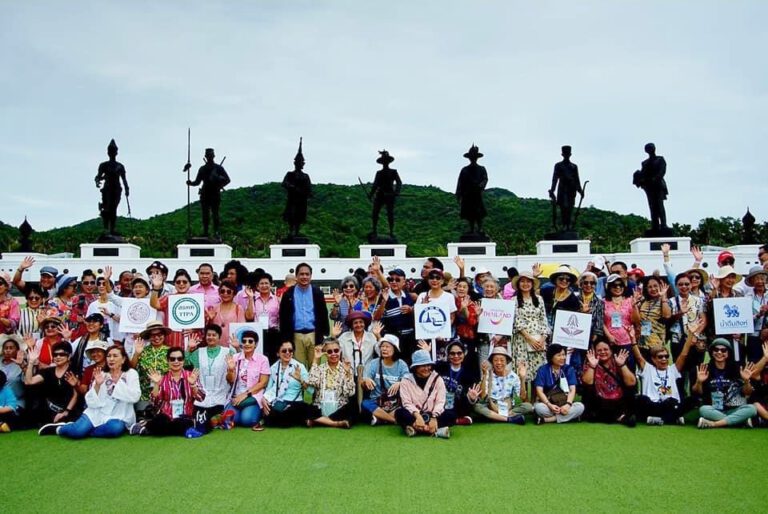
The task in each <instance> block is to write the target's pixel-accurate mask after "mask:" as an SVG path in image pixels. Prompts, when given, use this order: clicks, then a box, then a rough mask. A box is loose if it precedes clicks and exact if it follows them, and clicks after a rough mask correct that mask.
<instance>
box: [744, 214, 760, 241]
mask: <svg viewBox="0 0 768 514" xmlns="http://www.w3.org/2000/svg"><path fill="white" fill-rule="evenodd" d="M755 221H757V220H756V219H755V217H754V216H753V215H752V213H751V212H749V207H747V213H746V214H745V215H744V217H743V218H741V223H742V226H743V227H744V229H743V231H742V235H741V244H743V245H753V244H756V243H757V239H756V238H755Z"/></svg>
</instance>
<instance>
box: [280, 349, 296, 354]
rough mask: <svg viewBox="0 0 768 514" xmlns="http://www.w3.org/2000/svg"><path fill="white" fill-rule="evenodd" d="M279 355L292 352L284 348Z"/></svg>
mask: <svg viewBox="0 0 768 514" xmlns="http://www.w3.org/2000/svg"><path fill="white" fill-rule="evenodd" d="M280 353H293V350H291V349H289V348H286V349H284V350H280Z"/></svg>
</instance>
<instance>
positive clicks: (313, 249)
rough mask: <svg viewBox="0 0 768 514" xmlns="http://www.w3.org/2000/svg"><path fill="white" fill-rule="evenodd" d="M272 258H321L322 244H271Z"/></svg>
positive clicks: (270, 252) (270, 253)
mask: <svg viewBox="0 0 768 514" xmlns="http://www.w3.org/2000/svg"><path fill="white" fill-rule="evenodd" d="M269 258H270V259H298V260H308V259H319V258H320V245H311V244H305V245H269Z"/></svg>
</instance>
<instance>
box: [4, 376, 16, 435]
mask: <svg viewBox="0 0 768 514" xmlns="http://www.w3.org/2000/svg"><path fill="white" fill-rule="evenodd" d="M18 422H19V400H18V398H16V395H15V394H14V392H13V389H12V388H11V386H10V384H9V383H8V379H7V377H6V375H5V373H4V372H3V371H0V433H8V432H10V431H11V430H12V429H14V428H16V426H17V425H18Z"/></svg>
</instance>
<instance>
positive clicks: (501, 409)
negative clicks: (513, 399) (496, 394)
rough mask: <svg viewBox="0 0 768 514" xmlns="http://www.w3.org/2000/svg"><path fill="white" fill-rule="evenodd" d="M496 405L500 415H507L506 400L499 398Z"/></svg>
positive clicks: (507, 405)
mask: <svg viewBox="0 0 768 514" xmlns="http://www.w3.org/2000/svg"><path fill="white" fill-rule="evenodd" d="M496 405H497V406H498V408H499V414H501V415H502V416H509V404H508V403H507V401H506V400H501V401H500V402H498V403H497V404H496Z"/></svg>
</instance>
